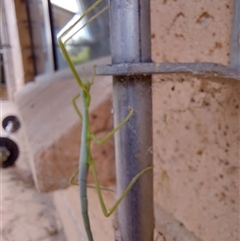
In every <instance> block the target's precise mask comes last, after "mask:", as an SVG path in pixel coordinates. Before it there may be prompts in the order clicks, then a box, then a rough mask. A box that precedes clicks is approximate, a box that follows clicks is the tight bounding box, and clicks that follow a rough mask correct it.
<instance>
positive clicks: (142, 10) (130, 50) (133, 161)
mask: <svg viewBox="0 0 240 241" xmlns="http://www.w3.org/2000/svg"><path fill="white" fill-rule="evenodd" d="M110 26H111V49H112V62H113V64H117V63H138V62H150V61H151V42H150V40H151V38H150V1H149V0H110ZM151 84H152V83H151V75H135V76H129V75H128V76H115V77H114V78H113V103H114V122H115V125H116V124H118V123H119V122H121V121H122V120H123V119H124V118H125V117H126V116H127V115H128V113H129V109H128V107H129V106H131V107H133V109H134V116H133V117H132V118H131V119H130V121H129V122H128V123H127V124H126V125H125V126H123V127H122V128H121V129H120V131H119V132H117V134H116V135H115V145H116V168H117V193H118V196H119V195H120V194H121V193H122V192H123V190H124V189H125V187H126V186H127V185H128V184H129V182H130V181H131V180H132V178H133V177H134V176H135V175H136V174H137V173H138V172H139V171H141V170H142V169H143V168H145V167H147V166H152V153H151V151H150V150H151V148H152V90H151ZM117 214H118V231H119V234H120V237H116V238H118V239H117V240H121V241H152V240H153V227H154V221H153V172H152V171H148V172H146V173H144V174H143V175H142V176H141V177H140V179H139V180H138V182H137V183H136V184H135V185H134V187H133V188H132V189H131V190H130V192H129V193H128V195H127V197H126V198H125V199H124V200H123V202H122V203H121V204H120V206H119V208H118V212H117Z"/></svg>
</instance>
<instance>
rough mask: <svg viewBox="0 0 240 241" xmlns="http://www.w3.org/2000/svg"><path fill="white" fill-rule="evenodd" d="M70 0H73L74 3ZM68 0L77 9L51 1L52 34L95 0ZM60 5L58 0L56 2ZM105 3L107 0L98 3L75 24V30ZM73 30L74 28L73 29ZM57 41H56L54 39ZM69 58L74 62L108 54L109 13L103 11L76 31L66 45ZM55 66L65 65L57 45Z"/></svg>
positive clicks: (57, 31) (65, 26) (69, 22)
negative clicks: (68, 8) (67, 7)
mask: <svg viewBox="0 0 240 241" xmlns="http://www.w3.org/2000/svg"><path fill="white" fill-rule="evenodd" d="M72 1H75V5H74V4H73V2H72ZM72 1H71V2H70V1H65V2H69V6H70V5H71V4H70V3H72V6H75V7H77V10H76V11H75V12H76V13H75V12H73V10H74V8H73V7H72V11H69V10H66V9H64V8H63V7H64V5H61V7H59V6H57V5H54V4H53V2H52V4H53V21H54V34H55V36H56V38H57V35H58V33H59V32H60V31H64V30H65V29H67V28H68V26H69V25H71V23H72V22H73V21H74V20H76V19H77V18H78V17H79V16H80V15H82V14H83V13H84V11H85V10H86V9H87V8H88V7H90V6H91V5H92V4H93V3H94V2H95V1H96V0H72ZM58 4H59V5H60V1H59V2H58ZM106 5H107V0H105V1H103V2H102V3H101V4H99V5H98V6H97V7H96V8H95V9H94V10H93V11H92V12H91V13H90V14H89V15H88V16H86V17H85V19H84V20H83V21H82V22H80V23H79V24H78V25H77V26H76V30H77V29H79V28H80V27H81V26H82V25H83V24H84V22H86V21H87V19H89V18H91V16H93V15H94V14H96V13H97V12H98V11H100V10H101V9H102V8H104V7H105V6H106ZM73 31H74V30H73ZM56 43H57V41H56ZM56 47H57V46H56ZM66 48H67V50H68V52H69V55H70V58H71V60H72V61H73V62H74V63H75V64H80V63H83V62H87V61H90V60H92V59H96V58H99V57H102V56H106V55H109V54H110V44H109V15H108V12H107V11H106V12H104V13H103V14H102V15H100V16H99V17H98V18H97V19H95V20H94V21H93V22H92V23H90V24H89V25H87V26H86V27H85V28H84V29H82V30H81V31H79V32H77V33H76V34H75V35H74V36H73V37H72V38H71V39H70V40H69V41H68V43H67V46H66ZM57 66H58V68H64V67H66V63H65V61H64V60H63V57H62V54H61V53H60V50H59V48H58V47H57Z"/></svg>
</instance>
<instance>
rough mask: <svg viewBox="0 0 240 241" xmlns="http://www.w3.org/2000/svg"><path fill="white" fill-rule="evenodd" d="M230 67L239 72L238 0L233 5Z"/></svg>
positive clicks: (239, 22)
mask: <svg viewBox="0 0 240 241" xmlns="http://www.w3.org/2000/svg"><path fill="white" fill-rule="evenodd" d="M232 18H233V19H232V33H231V44H230V66H231V67H233V68H236V69H238V70H240V0H235V1H234V4H233V16H232Z"/></svg>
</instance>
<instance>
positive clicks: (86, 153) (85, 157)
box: [58, 0, 152, 241]
mask: <svg viewBox="0 0 240 241" xmlns="http://www.w3.org/2000/svg"><path fill="white" fill-rule="evenodd" d="M101 2H102V0H98V1H96V2H95V3H94V4H93V5H92V6H91V7H89V8H88V9H87V10H86V11H85V12H84V13H83V15H82V16H81V17H79V19H77V20H76V21H75V22H74V23H73V24H72V25H71V26H70V27H69V28H68V29H67V30H66V31H64V32H63V33H62V34H61V35H60V36H59V37H58V44H59V46H60V49H61V51H62V54H63V56H64V58H65V60H66V62H67V64H68V65H69V68H70V69H71V71H72V73H73V76H74V78H75V79H76V81H77V84H78V85H79V87H80V93H79V94H78V95H77V96H75V97H74V98H73V100H72V103H73V106H74V109H75V111H76V112H77V114H78V116H79V118H80V120H81V122H82V134H81V148H80V158H79V168H78V169H77V170H76V172H75V173H74V174H73V176H72V177H71V180H73V179H74V177H75V176H76V175H77V173H78V183H79V190H80V201H81V211H82V217H83V222H84V225H85V230H86V233H87V237H88V240H89V241H93V235H92V231H91V226H90V221H89V216H88V200H87V182H86V180H87V175H88V170H89V168H90V169H91V171H92V173H93V178H94V183H95V188H96V191H97V195H98V197H99V201H100V204H101V208H102V211H103V214H104V215H105V216H106V217H109V216H110V215H111V214H112V213H113V212H114V211H115V210H116V208H117V207H118V205H119V204H120V203H121V201H122V200H123V198H124V197H125V196H126V195H127V193H128V191H129V190H130V189H131V188H132V186H133V185H134V183H135V182H136V181H137V179H138V178H139V177H140V176H141V175H142V174H143V173H144V172H146V171H148V170H150V169H152V167H147V168H145V169H143V170H142V171H141V172H139V173H138V174H137V175H136V176H135V177H133V179H132V180H131V182H130V183H129V184H128V186H127V187H126V189H125V190H124V192H123V193H122V195H121V196H120V198H119V199H118V200H117V202H116V203H115V204H114V205H113V207H112V208H111V209H109V210H108V209H107V208H106V206H105V203H104V200H103V197H102V193H101V189H102V188H101V187H100V185H99V181H98V175H97V171H96V167H95V164H94V161H93V159H92V156H91V152H90V142H91V140H93V141H95V142H96V143H97V144H102V143H104V142H105V141H107V140H108V139H109V138H110V137H112V136H113V135H114V133H115V132H116V131H118V130H119V129H120V128H121V127H122V126H123V125H124V124H126V123H127V122H128V120H129V119H130V118H131V116H132V115H133V114H134V110H133V108H132V107H129V114H128V116H127V117H126V118H125V119H124V120H123V121H122V122H121V123H120V124H118V125H117V127H116V128H115V129H113V130H112V131H111V132H109V133H108V134H107V135H106V136H105V137H104V138H103V139H101V140H100V139H98V138H97V137H96V136H95V135H94V134H93V133H92V132H91V130H90V126H89V106H90V102H91V96H90V88H91V86H92V84H93V79H94V74H93V77H92V81H88V80H85V79H84V80H82V79H81V78H80V77H79V75H78V74H77V71H76V69H75V67H74V64H73V62H72V61H71V59H70V57H69V55H68V52H67V50H66V48H65V44H66V42H67V41H68V40H69V39H70V38H71V37H72V36H73V35H74V34H76V32H75V33H74V34H72V35H71V34H70V36H69V32H70V31H71V30H72V29H73V28H74V27H75V26H76V25H77V24H78V23H79V22H80V21H81V20H82V19H83V18H84V17H85V16H86V15H87V14H88V13H90V12H91V11H92V10H93V9H94V8H95V7H96V6H97V5H98V4H99V3H101ZM107 9H108V7H105V8H103V9H102V10H101V11H100V12H98V13H97V14H96V15H94V16H93V17H92V18H90V19H89V20H88V21H87V22H86V23H85V24H84V25H83V26H82V27H81V28H80V29H78V31H80V30H81V29H83V28H84V27H85V26H86V25H87V24H89V23H90V22H92V21H93V20H94V19H95V18H96V17H98V16H99V15H100V14H101V13H103V12H104V11H106V10H107ZM78 31H77V32H78ZM66 35H68V36H67V37H66ZM64 37H65V38H64ZM63 39H64V40H63ZM79 97H81V99H82V109H83V112H82V113H81V112H80V110H79V108H78V107H77V103H76V101H77V99H78V98H79Z"/></svg>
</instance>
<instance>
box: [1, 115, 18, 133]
mask: <svg viewBox="0 0 240 241" xmlns="http://www.w3.org/2000/svg"><path fill="white" fill-rule="evenodd" d="M11 122H12V127H11V130H9V132H11V133H14V132H16V131H17V130H18V129H19V128H20V126H21V124H20V121H19V120H18V118H17V117H16V116H14V115H9V116H7V117H5V118H4V119H3V121H2V127H3V128H4V130H6V131H8V130H7V126H8V125H9V124H10V123H11Z"/></svg>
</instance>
